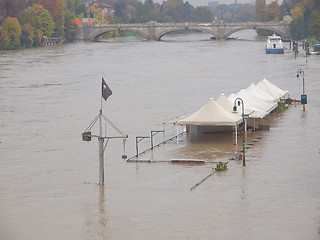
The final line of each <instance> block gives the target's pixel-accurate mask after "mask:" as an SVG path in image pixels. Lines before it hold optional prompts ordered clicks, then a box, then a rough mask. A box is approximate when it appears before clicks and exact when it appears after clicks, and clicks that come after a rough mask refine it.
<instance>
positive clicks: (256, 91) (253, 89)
mask: <svg viewBox="0 0 320 240" xmlns="http://www.w3.org/2000/svg"><path fill="white" fill-rule="evenodd" d="M246 90H247V91H248V92H249V93H250V94H252V95H254V96H255V97H257V98H260V99H262V100H264V101H272V102H278V101H279V99H278V98H276V97H274V96H271V95H270V94H268V93H267V92H265V91H264V90H262V89H261V88H259V87H257V86H256V85H255V84H254V83H251V85H250V86H249V87H247V89H246Z"/></svg>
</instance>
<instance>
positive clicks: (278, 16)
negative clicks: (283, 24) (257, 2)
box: [266, 1, 283, 21]
mask: <svg viewBox="0 0 320 240" xmlns="http://www.w3.org/2000/svg"><path fill="white" fill-rule="evenodd" d="M282 19H283V10H282V9H281V7H280V5H279V3H278V1H274V2H272V3H270V4H268V5H267V8H266V20H267V21H273V20H278V21H281V20H282Z"/></svg>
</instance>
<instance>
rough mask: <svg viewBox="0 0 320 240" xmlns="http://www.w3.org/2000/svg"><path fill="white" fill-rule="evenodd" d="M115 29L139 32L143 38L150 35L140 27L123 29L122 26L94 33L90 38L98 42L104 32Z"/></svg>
mask: <svg viewBox="0 0 320 240" xmlns="http://www.w3.org/2000/svg"><path fill="white" fill-rule="evenodd" d="M114 31H128V32H134V33H137V34H139V35H141V36H142V37H143V38H145V39H148V35H146V34H145V33H144V32H142V31H139V30H138V29H122V28H114V29H107V30H106V29H104V30H102V31H100V32H98V33H94V34H92V36H91V37H90V39H91V40H92V41H93V42H97V41H98V39H99V37H101V36H102V35H103V34H106V33H109V32H114Z"/></svg>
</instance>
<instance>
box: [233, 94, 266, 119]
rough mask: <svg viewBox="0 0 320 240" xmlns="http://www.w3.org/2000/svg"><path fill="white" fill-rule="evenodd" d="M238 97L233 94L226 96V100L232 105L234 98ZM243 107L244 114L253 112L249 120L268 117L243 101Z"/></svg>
mask: <svg viewBox="0 0 320 240" xmlns="http://www.w3.org/2000/svg"><path fill="white" fill-rule="evenodd" d="M238 97H239V96H237V95H236V94H234V93H231V94H230V95H229V96H228V99H229V100H231V102H233V103H234V100H235V99H236V98H238ZM243 105H244V112H245V113H246V112H248V111H254V112H253V113H251V114H250V117H251V118H264V117H265V116H267V115H268V113H267V112H265V111H263V110H261V109H260V108H258V107H256V106H252V105H251V104H250V103H249V102H247V101H243ZM238 112H241V110H238Z"/></svg>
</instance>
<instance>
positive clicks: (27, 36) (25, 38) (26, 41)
mask: <svg viewBox="0 0 320 240" xmlns="http://www.w3.org/2000/svg"><path fill="white" fill-rule="evenodd" d="M34 35H35V34H34V29H33V27H32V26H31V24H30V23H27V24H24V25H23V26H22V32H21V36H20V44H21V46H22V47H26V48H29V47H32V45H33V38H34Z"/></svg>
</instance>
